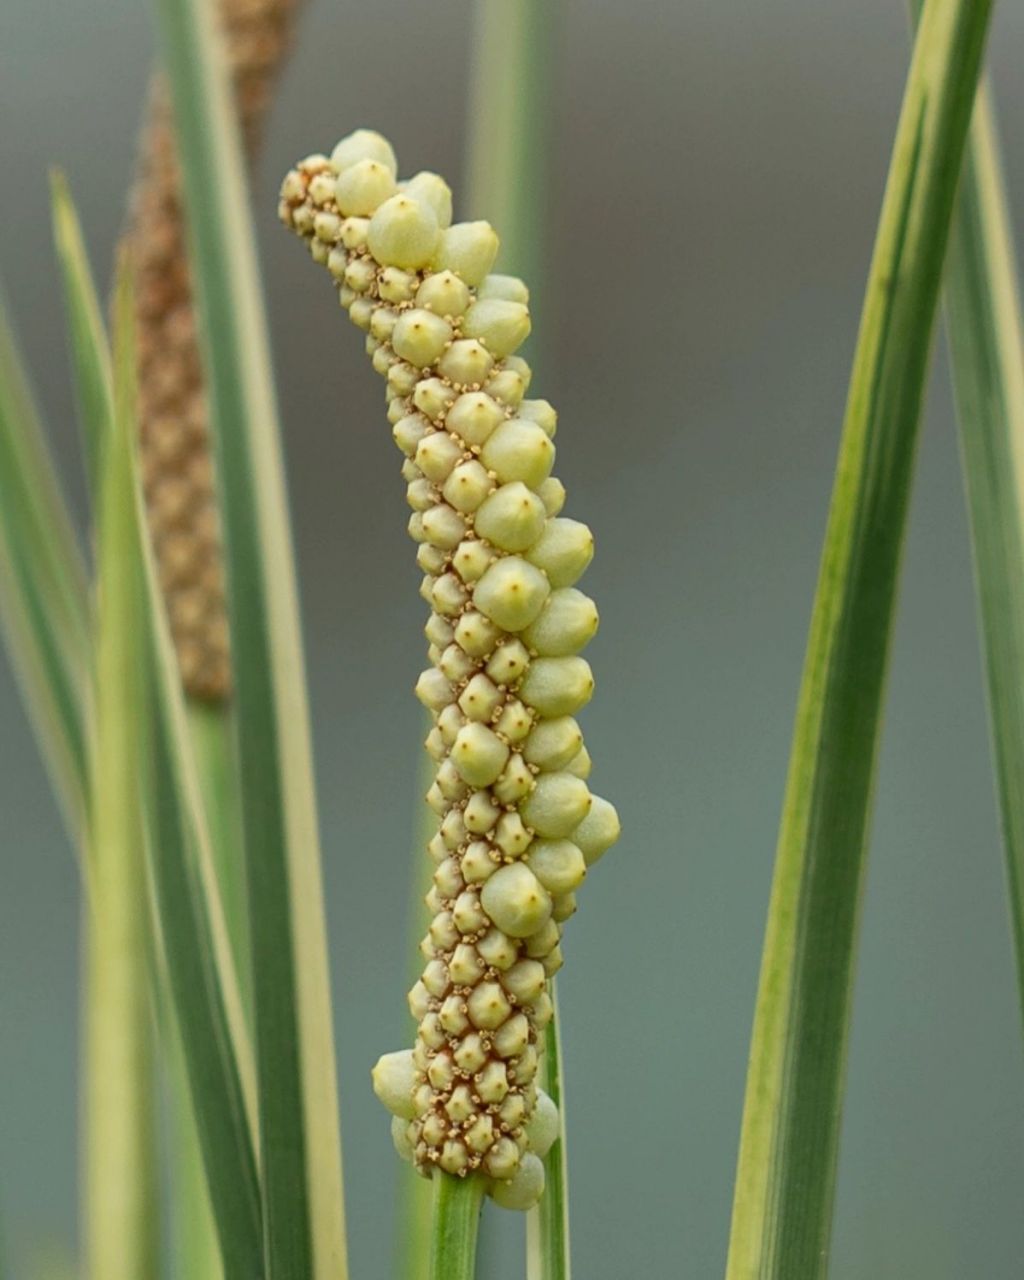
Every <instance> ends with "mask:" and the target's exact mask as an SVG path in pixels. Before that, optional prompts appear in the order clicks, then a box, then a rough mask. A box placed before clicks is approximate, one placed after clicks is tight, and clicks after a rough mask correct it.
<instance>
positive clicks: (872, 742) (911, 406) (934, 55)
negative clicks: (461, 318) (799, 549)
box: [728, 0, 991, 1280]
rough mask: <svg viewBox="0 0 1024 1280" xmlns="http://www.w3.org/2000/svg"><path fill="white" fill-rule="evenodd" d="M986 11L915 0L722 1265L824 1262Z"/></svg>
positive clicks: (785, 824) (795, 1267) (813, 634)
mask: <svg viewBox="0 0 1024 1280" xmlns="http://www.w3.org/2000/svg"><path fill="white" fill-rule="evenodd" d="M990 12H991V4H990V3H988V2H987V0H928V3H927V4H926V6H925V9H924V13H923V16H922V20H921V26H920V29H919V31H918V36H917V40H916V42H915V47H914V57H913V61H912V64H911V68H910V74H909V78H908V81H907V88H906V92H905V95H904V102H903V109H902V112H901V116H900V123H899V127H898V130H897V134H896V141H895V145H894V149H893V158H892V163H891V167H890V172H889V180H888V184H887V187H886V193H885V199H884V202H883V206H882V214H881V219H880V224H879V230H878V235H877V239H876V242H875V251H874V256H873V259H872V264H871V271H870V275H869V279H868V286H867V294H866V298H865V302H864V311H863V316H862V320H861V329H860V334H859V337H858V342H857V350H856V354H855V357H854V364H853V372H852V376H851V384H850V393H849V399H848V402H847V411H846V421H845V424H844V429H843V438H842V444H841V447H840V457H839V464H838V470H837V475H836V483H835V489H834V492H833V497H832V507H831V511H830V513H829V521H828V529H827V532H826V535H825V548H824V553H823V559H822V567H821V575H820V578H819V582H818V591H817V596H816V599H815V603H814V611H813V616H812V620H811V631H810V638H809V642H808V651H807V658H806V663H805V667H804V676H803V684H802V688H801V693H800V702H799V706H798V710H797V719H796V729H795V735H794V742H793V751H792V756H791V759H790V770H789V778H788V783H787V790H786V798H785V805H784V810H783V817H782V826H781V831H780V835H779V846H778V854H777V860H776V866H775V878H774V883H773V886H772V897H771V904H770V908H769V917H768V926H767V933H766V938H765V949H764V957H763V961H762V968H761V981H760V988H759V991H758V1000H757V1009H756V1014H755V1019H754V1030H753V1038H752V1045H751V1056H750V1067H749V1073H748V1078H747V1094H746V1102H745V1107H744V1114H743V1126H742V1134H741V1145H740V1155H739V1167H738V1171H737V1183H736V1196H735V1201H734V1206H733V1220H732V1235H731V1239H730V1247H729V1261H728V1276H729V1280H754V1278H755V1277H757V1278H758V1280H767V1278H769V1277H771V1278H773V1280H811V1278H813V1277H821V1276H824V1274H825V1272H826V1267H827V1258H828V1245H829V1235H830V1227H831V1218H832V1201H833V1195H834V1188H835V1170H836V1159H837V1150H838V1140H839V1130H840V1123H839V1121H840V1113H841V1107H842V1094H843V1079H844V1067H845V1060H846V1046H847V1036H848V1027H849V1012H850V996H851V989H852V985H853V981H852V980H853V966H854V949H855V941H856V931H857V917H858V906H859V902H860V896H861V883H862V877H863V868H864V854H865V847H866V843H867V830H868V820H869V812H870V802H871V790H872V782H873V779H874V773H875V761H876V754H877V744H878V737H879V725H880V719H881V709H882V695H883V687H884V681H885V670H886V663H887V656H888V651H889V638H890V632H891V623H892V613H893V602H894V597H895V593H896V583H897V577H898V568H899V560H900V549H901V545H902V540H903V531H904V525H905V522H906V520H905V518H906V510H907V501H908V495H909V490H910V478H911V472H912V469H913V458H914V449H915V443H916V438H917V426H918V419H919V416H920V408H921V400H922V395H923V385H924V378H925V373H926V371H927V366H928V354H929V350H930V345H931V338H932V332H933V326H934V317H935V310H936V305H937V298H938V288H939V282H940V279H941V273H942V263H943V256H944V253H945V248H946V243H947V239H948V233H949V225H950V220H951V216H952V208H953V200H954V196H955V192H956V183H957V177H958V174H959V170H960V162H961V158H962V155H963V148H964V140H965V137H966V133H967V127H968V123H969V120H970V113H971V106H972V103H973V101H974V93H975V88H976V84H977V79H978V70H979V65H980V60H981V54H982V49H983V47H984V41H985V34H986V30H987V25H988V19H989V16H990Z"/></svg>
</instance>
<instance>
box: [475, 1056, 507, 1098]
mask: <svg viewBox="0 0 1024 1280" xmlns="http://www.w3.org/2000/svg"><path fill="white" fill-rule="evenodd" d="M476 1091H477V1093H478V1095H479V1097H480V1101H481V1102H485V1103H488V1104H489V1105H491V1106H494V1105H496V1104H497V1103H499V1102H501V1100H502V1099H503V1098H504V1097H505V1095H506V1094H507V1093H508V1074H507V1072H506V1070H505V1064H504V1062H495V1061H494V1060H493V1059H492V1060H491V1061H490V1062H488V1064H487V1066H486V1067H484V1069H483V1070H482V1071H481V1072H480V1073H479V1074H478V1075H477V1078H476Z"/></svg>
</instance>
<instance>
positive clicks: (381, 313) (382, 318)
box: [362, 258, 399, 373]
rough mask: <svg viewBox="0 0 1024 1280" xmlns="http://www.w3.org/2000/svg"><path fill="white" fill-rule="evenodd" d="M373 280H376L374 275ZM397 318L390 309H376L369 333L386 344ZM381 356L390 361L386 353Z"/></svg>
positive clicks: (384, 371) (382, 371) (364, 260)
mask: <svg viewBox="0 0 1024 1280" xmlns="http://www.w3.org/2000/svg"><path fill="white" fill-rule="evenodd" d="M362 261H363V262H364V263H365V262H366V259H365V258H364V259H362ZM374 278H376V274H375V276H374ZM398 316H399V312H397V311H395V310H394V309H393V308H392V307H378V308H377V309H376V310H375V311H374V313H373V319H372V320H371V321H370V333H371V334H372V335H373V336H374V337H375V338H376V339H377V341H378V342H388V341H389V340H390V338H391V335H392V334H393V333H394V331H395V325H396V324H397V323H398ZM382 354H383V355H384V356H385V357H387V358H389V359H390V357H389V356H388V353H387V352H386V351H385V352H383V353H382ZM390 367H391V366H390V365H388V367H387V369H378V370H377V372H378V373H386V372H387V371H388V369H390Z"/></svg>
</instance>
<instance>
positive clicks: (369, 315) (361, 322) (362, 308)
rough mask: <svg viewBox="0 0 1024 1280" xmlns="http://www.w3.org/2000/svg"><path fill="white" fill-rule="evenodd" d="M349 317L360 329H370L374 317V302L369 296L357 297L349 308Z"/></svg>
mask: <svg viewBox="0 0 1024 1280" xmlns="http://www.w3.org/2000/svg"><path fill="white" fill-rule="evenodd" d="M348 314H349V319H350V320H351V321H352V323H353V324H354V325H355V326H356V327H357V328H359V329H363V330H366V329H369V327H370V321H371V320H372V319H373V303H372V302H371V301H370V299H369V298H356V300H355V302H353V303H352V305H351V307H349V310H348Z"/></svg>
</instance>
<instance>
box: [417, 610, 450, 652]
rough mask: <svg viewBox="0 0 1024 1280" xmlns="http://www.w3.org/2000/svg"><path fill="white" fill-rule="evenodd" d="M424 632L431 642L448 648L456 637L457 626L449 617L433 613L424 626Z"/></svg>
mask: <svg viewBox="0 0 1024 1280" xmlns="http://www.w3.org/2000/svg"><path fill="white" fill-rule="evenodd" d="M423 634H424V635H425V636H426V637H427V639H428V640H429V641H430V643H431V644H436V645H438V646H440V647H441V648H447V647H448V645H450V644H451V643H452V641H453V640H454V639H455V628H454V627H453V626H452V624H451V622H450V621H449V619H448V618H442V617H441V615H440V614H439V613H432V614H431V615H430V617H429V618H428V619H427V622H426V625H425V626H424V628H423Z"/></svg>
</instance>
